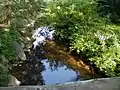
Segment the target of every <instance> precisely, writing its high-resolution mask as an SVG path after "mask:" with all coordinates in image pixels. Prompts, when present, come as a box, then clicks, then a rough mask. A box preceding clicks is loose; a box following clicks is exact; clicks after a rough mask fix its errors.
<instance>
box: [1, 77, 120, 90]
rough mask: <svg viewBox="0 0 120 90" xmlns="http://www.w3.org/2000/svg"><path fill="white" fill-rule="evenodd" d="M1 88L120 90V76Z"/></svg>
mask: <svg viewBox="0 0 120 90" xmlns="http://www.w3.org/2000/svg"><path fill="white" fill-rule="evenodd" d="M0 90H120V77H115V78H102V79H92V80H86V81H78V82H70V83H65V84H58V85H45V86H19V87H0Z"/></svg>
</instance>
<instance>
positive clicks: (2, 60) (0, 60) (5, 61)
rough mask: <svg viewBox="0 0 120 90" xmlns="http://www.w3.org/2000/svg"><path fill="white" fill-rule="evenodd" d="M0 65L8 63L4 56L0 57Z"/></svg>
mask: <svg viewBox="0 0 120 90" xmlns="http://www.w3.org/2000/svg"><path fill="white" fill-rule="evenodd" d="M0 63H8V60H7V58H6V57H5V56H4V55H0Z"/></svg>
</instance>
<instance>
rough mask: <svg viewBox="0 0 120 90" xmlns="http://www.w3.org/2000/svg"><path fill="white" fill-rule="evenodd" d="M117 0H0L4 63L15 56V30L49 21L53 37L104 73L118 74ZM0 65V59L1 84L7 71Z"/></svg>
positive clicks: (0, 50)
mask: <svg viewBox="0 0 120 90" xmlns="http://www.w3.org/2000/svg"><path fill="white" fill-rule="evenodd" d="M11 2H12V3H11ZM119 4H120V1H119V0H50V1H48V2H44V1H43V0H1V1H0V10H1V12H0V54H1V55H4V56H5V57H6V58H7V59H8V62H7V63H9V62H11V60H18V58H17V56H16V54H15V52H14V49H13V45H12V44H13V41H19V40H20V39H19V38H20V37H21V36H20V34H19V33H21V31H22V30H23V29H26V30H28V31H27V32H31V31H30V28H29V29H28V27H34V28H35V27H38V26H39V25H44V26H46V25H49V26H52V27H54V28H55V29H56V34H55V38H56V40H57V41H59V42H62V43H63V44H65V45H67V46H68V47H69V49H70V50H71V51H73V50H74V51H76V52H77V53H78V54H79V55H80V56H82V57H84V58H85V59H86V60H90V61H91V65H92V64H95V65H96V67H97V68H99V69H100V70H101V71H103V72H105V73H106V75H108V76H119V75H120V73H119V72H120V37H119V35H120V31H119V29H120V26H119V22H120V11H119V10H120V6H119ZM32 29H33V28H32ZM24 36H25V37H27V35H24ZM11 52H12V53H11ZM1 65H4V64H3V63H2V61H1V60H0V85H4V84H3V83H1V81H5V83H6V80H7V78H8V76H9V75H6V74H9V72H8V70H5V71H4V70H3V67H2V66H1ZM3 75H4V76H5V79H4V78H3Z"/></svg>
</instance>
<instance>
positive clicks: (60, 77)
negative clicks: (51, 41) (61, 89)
mask: <svg viewBox="0 0 120 90" xmlns="http://www.w3.org/2000/svg"><path fill="white" fill-rule="evenodd" d="M47 61H48V60H47V59H46V60H42V63H43V64H44V65H45V68H46V70H45V71H43V72H42V76H43V78H44V80H45V84H58V83H65V82H70V81H74V79H75V78H76V72H74V71H73V70H70V69H66V68H67V67H66V66H61V67H57V69H54V70H51V67H50V63H49V62H47Z"/></svg>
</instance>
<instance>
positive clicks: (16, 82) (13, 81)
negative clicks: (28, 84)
mask: <svg viewBox="0 0 120 90" xmlns="http://www.w3.org/2000/svg"><path fill="white" fill-rule="evenodd" d="M20 84H21V82H20V81H19V80H17V78H16V77H14V76H12V75H11V76H10V82H9V83H8V86H19V85H20Z"/></svg>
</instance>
